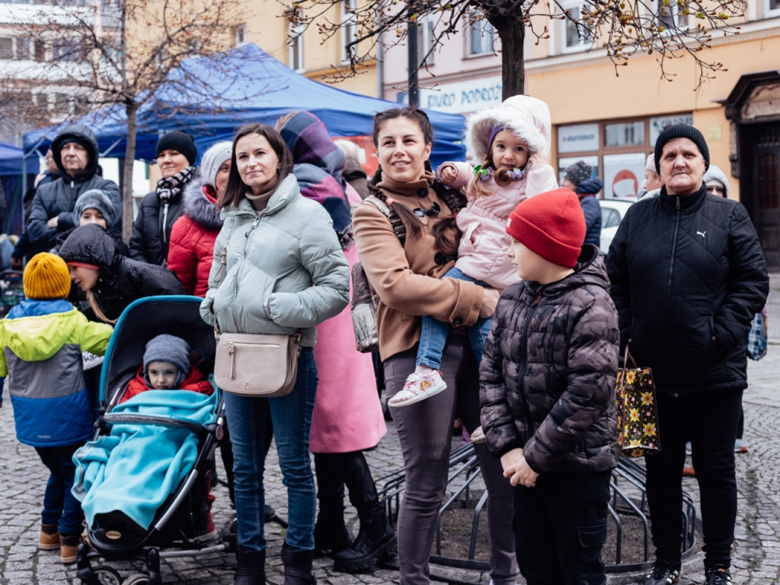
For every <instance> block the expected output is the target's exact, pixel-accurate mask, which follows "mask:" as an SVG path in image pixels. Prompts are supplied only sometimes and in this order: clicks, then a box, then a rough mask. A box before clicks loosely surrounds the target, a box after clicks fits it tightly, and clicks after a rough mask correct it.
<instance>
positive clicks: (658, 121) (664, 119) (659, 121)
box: [650, 114, 693, 146]
mask: <svg viewBox="0 0 780 585" xmlns="http://www.w3.org/2000/svg"><path fill="white" fill-rule="evenodd" d="M675 124H687V125H688V126H693V114H678V115H676V116H657V117H655V118H650V146H655V141H656V140H658V135H659V134H660V133H661V132H662V131H664V130H665V129H666V128H668V127H669V126H674V125H675Z"/></svg>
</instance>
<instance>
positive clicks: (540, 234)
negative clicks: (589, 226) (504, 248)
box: [506, 188, 586, 268]
mask: <svg viewBox="0 0 780 585" xmlns="http://www.w3.org/2000/svg"><path fill="white" fill-rule="evenodd" d="M585 231H586V227H585V216H584V215H583V213H582V207H580V202H579V200H578V199H577V196H576V195H575V194H574V191H572V190H571V189H565V188H560V189H556V190H555V191H548V192H547V193H541V194H539V195H536V196H535V197H530V198H528V199H526V200H525V201H523V202H521V203H520V205H518V206H517V207H516V208H515V210H514V211H513V212H512V213H511V214H510V215H509V221H508V222H507V224H506V233H508V234H509V235H510V236H512V237H513V238H514V239H516V240H517V241H518V242H520V243H521V244H523V245H524V246H525V247H526V248H528V249H529V250H531V251H532V252H535V253H537V254H539V256H541V257H542V258H544V259H545V260H547V261H548V262H552V263H553V264H557V265H558V266H565V267H567V268H574V267H575V266H576V264H577V258H578V257H579V255H580V251H581V248H582V244H583V242H584V241H585Z"/></svg>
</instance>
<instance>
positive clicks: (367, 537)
mask: <svg viewBox="0 0 780 585" xmlns="http://www.w3.org/2000/svg"><path fill="white" fill-rule="evenodd" d="M395 544H396V537H395V532H394V531H393V527H392V526H391V525H390V522H388V520H387V516H386V514H385V510H384V508H383V507H382V506H378V507H377V511H376V512H375V513H374V514H373V515H372V516H371V517H369V518H365V519H364V518H361V519H360V534H358V537H357V539H356V540H355V543H354V544H353V545H352V546H351V547H349V548H348V549H347V550H345V551H342V552H340V553H338V554H337V555H336V556H335V557H334V561H335V563H334V565H333V568H334V569H335V570H336V571H343V572H345V573H357V572H359V571H365V570H368V569H370V568H371V567H373V566H374V563H375V562H376V561H377V560H379V559H381V558H382V557H383V556H384V555H385V554H386V553H387V552H388V551H389V550H390V549H391V548H393V547H394V546H395Z"/></svg>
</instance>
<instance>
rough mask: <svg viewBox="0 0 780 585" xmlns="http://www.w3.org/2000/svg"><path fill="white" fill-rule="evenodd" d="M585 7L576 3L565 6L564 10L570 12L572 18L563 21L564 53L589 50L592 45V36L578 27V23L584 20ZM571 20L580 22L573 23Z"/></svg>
mask: <svg viewBox="0 0 780 585" xmlns="http://www.w3.org/2000/svg"><path fill="white" fill-rule="evenodd" d="M584 6H585V5H584V4H582V3H574V4H570V5H568V6H567V5H564V8H565V9H566V10H568V11H569V16H570V17H571V18H566V19H564V20H563V22H562V25H563V51H564V52H565V53H572V52H574V51H584V50H586V49H589V48H590V46H591V45H592V42H591V39H590V35H589V34H588V31H586V30H585V29H584V28H583V27H582V25H581V26H579V27H578V26H577V24H578V22H579V21H580V20H581V19H582V9H583V7H584ZM571 19H575V20H576V21H578V22H573V21H572V20H571Z"/></svg>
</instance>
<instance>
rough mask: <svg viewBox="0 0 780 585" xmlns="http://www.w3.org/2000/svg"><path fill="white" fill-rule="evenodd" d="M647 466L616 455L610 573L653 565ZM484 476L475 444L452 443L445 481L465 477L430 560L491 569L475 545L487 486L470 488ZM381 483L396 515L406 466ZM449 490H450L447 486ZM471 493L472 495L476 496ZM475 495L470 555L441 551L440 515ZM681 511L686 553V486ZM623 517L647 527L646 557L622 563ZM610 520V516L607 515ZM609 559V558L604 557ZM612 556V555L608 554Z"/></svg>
mask: <svg viewBox="0 0 780 585" xmlns="http://www.w3.org/2000/svg"><path fill="white" fill-rule="evenodd" d="M645 477H646V472H645V468H644V467H643V466H642V465H640V464H639V463H638V462H637V461H635V460H633V459H628V458H625V457H621V458H620V460H619V461H618V467H617V468H616V469H615V470H614V471H613V472H612V480H611V482H610V491H611V498H610V505H609V518H611V520H612V521H613V522H614V523H615V532H614V538H615V558H614V564H610V565H607V567H606V572H607V573H626V572H630V571H642V570H647V569H649V568H650V567H651V566H652V560H651V558H650V523H649V520H648V517H647V516H648V514H647V512H646V510H647V491H646V489H645ZM479 478H481V473H480V470H479V464H478V462H477V455H476V453H475V451H474V446H473V445H472V444H470V443H469V444H467V445H463V446H462V447H458V448H456V449H453V451H452V453H451V455H450V473H449V476H448V478H447V484H448V485H451V484H453V483H455V482H456V480H461V481H462V483H461V484H460V485H458V486H457V487H456V488H454V491H453V492H452V495H451V496H450V497H449V498H447V499H446V501H445V502H444V504H443V505H442V507H441V509H440V510H439V516H438V521H437V524H436V540H435V543H436V554H433V555H431V563H432V564H435V565H442V566H447V567H454V568H460V569H468V570H473V571H489V570H490V564H489V563H487V562H484V561H478V560H476V559H475V558H474V556H475V553H476V547H477V534H478V530H479V523H480V521H481V519H482V511H483V509H484V507H485V503H486V502H487V490H486V489H484V488H481V489H479V491H480V492H481V493H479V494H478V499H476V497H477V494H473V493H472V492H474V491H476V489H478V488H476V487H475V489H472V488H473V486H472V484H473V483H474V481H475V480H477V479H479ZM376 483H377V486H381V489H380V490H379V496H380V499H382V501H384V502H385V504H386V506H387V512H388V515H389V517H390V518H397V515H398V509H399V506H400V503H401V494H402V492H403V491H404V472H403V471H398V472H396V473H392V474H390V475H386V476H384V477H381V478H379V479H378V480H377V482H376ZM447 493H450V490H447ZM472 496H473V497H472ZM475 500H476V505H475V507H474V515H473V518H472V523H471V537H470V541H469V553H468V558H465V559H459V558H453V557H448V556H443V555H442V529H441V520H442V515H443V514H444V513H445V512H447V510H449V509H451V508H452V507H453V505H455V504H456V503H457V505H459V506H462V505H463V503H464V501H465V505H466V507H470V503H471V502H473V501H475ZM681 514H682V516H683V550H684V552H683V555H682V558H683V559H686V558H688V557H689V556H691V555H692V554H693V553H694V548H695V546H696V534H695V528H696V507H695V505H694V502H693V498H691V496H690V495H689V494H688V493H686V492H684V491H683V509H682V510H681ZM621 517H635V518H638V519H639V520H640V522H641V525H642V531H643V549H644V550H643V559H644V560H643V562H641V563H623V562H621V559H622V558H623V550H622V545H623V522H622V521H621ZM608 521H609V520H608ZM606 560H608V559H605V561H606ZM609 560H611V559H609ZM431 579H433V580H439V581H449V582H457V583H461V584H462V583H468V582H467V581H460V580H455V579H451V578H449V577H443V576H440V575H435V574H433V573H432V574H431Z"/></svg>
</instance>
